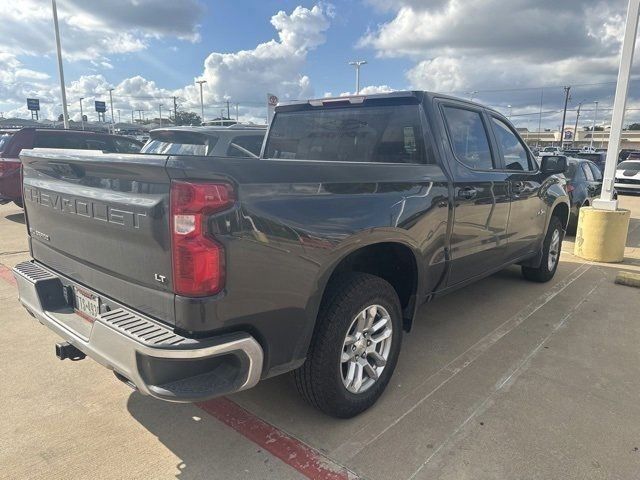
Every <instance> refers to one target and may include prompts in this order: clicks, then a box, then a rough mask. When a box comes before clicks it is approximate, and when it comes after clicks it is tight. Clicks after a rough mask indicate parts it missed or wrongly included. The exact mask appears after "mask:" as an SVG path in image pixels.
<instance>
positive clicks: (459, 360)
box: [332, 263, 592, 461]
mask: <svg viewBox="0 0 640 480" xmlns="http://www.w3.org/2000/svg"><path fill="white" fill-rule="evenodd" d="M591 267H592V264H591V263H583V264H581V265H580V266H579V267H578V268H576V269H575V270H574V271H573V272H571V273H570V274H569V275H568V276H567V277H566V278H565V279H563V280H562V281H560V282H558V283H557V284H556V285H554V286H553V288H551V289H550V290H549V291H548V292H546V293H545V294H543V295H541V296H540V297H538V298H537V299H536V301H534V302H532V303H530V304H529V305H527V306H526V307H524V308H523V309H522V310H520V311H519V312H518V313H516V314H515V315H513V316H512V317H511V318H509V319H508V320H506V321H504V322H503V323H502V324H500V325H499V326H498V327H496V328H495V329H494V330H492V331H491V332H489V333H488V334H487V335H485V336H484V337H482V338H481V339H480V340H478V341H477V342H476V343H475V344H473V345H472V346H471V347H469V348H468V349H467V350H465V351H464V352H463V353H461V354H460V355H458V356H457V357H456V358H454V359H453V360H451V361H450V362H449V363H447V364H446V365H445V366H443V367H442V368H441V369H440V370H438V371H437V372H435V373H434V374H432V375H430V376H429V377H428V378H426V379H425V380H424V381H423V382H421V383H420V384H419V385H417V386H416V387H415V388H414V389H413V390H412V391H411V392H409V393H408V394H407V395H405V396H404V397H403V398H402V399H401V400H400V402H398V403H402V402H404V401H407V399H408V398H409V397H411V395H413V394H414V393H416V392H418V391H419V390H420V389H421V388H422V387H424V386H425V385H427V384H428V383H429V382H430V381H432V380H435V381H438V380H440V381H439V382H438V383H437V384H436V386H435V387H434V388H432V389H431V390H430V391H429V392H428V393H427V394H426V395H424V396H422V397H421V398H420V399H418V400H417V401H416V402H415V403H413V405H412V406H411V407H410V408H408V409H407V410H405V411H404V413H402V414H401V415H400V416H398V417H397V418H395V419H394V420H393V421H392V422H391V423H389V424H388V425H387V426H386V427H385V428H383V429H382V430H381V431H379V432H378V433H376V434H375V435H373V436H372V437H371V438H369V439H368V440H366V441H365V442H357V441H356V442H354V441H353V439H354V438H356V439H357V438H362V431H363V430H364V429H366V428H367V427H368V426H370V425H371V424H366V425H364V426H363V428H361V429H360V430H359V431H358V432H356V433H355V434H354V435H353V436H351V437H350V438H349V439H348V440H347V441H345V442H343V443H342V444H341V445H340V446H339V447H337V448H336V449H334V450H333V452H332V453H333V454H336V455H339V457H340V459H341V460H342V461H345V460H347V459H351V458H353V457H355V456H356V455H358V453H360V452H361V451H362V450H364V449H365V448H367V447H368V446H369V445H370V444H371V443H373V442H375V441H376V440H378V439H379V438H380V437H381V436H382V435H384V434H385V433H386V432H388V431H389V430H390V429H391V428H393V427H395V426H396V425H397V424H398V423H400V422H401V421H402V420H403V419H404V418H405V417H406V416H407V415H409V414H410V413H411V412H413V411H414V410H415V409H416V408H418V407H419V406H420V405H422V403H424V402H425V401H426V400H427V399H428V398H429V397H431V396H432V395H433V394H434V393H436V392H437V391H438V390H440V389H441V388H442V387H443V386H444V385H446V384H447V383H449V382H450V381H451V380H452V379H453V378H454V377H455V376H456V375H458V374H459V373H460V372H462V371H463V370H464V369H465V368H467V367H468V366H469V365H471V364H472V363H473V362H474V361H475V360H476V359H478V357H480V356H481V355H482V354H483V353H485V352H486V351H487V350H489V348H491V347H492V346H493V345H495V344H496V343H497V342H498V341H499V340H500V339H502V338H503V337H505V336H506V335H508V334H509V333H510V332H511V331H512V330H513V329H515V328H517V327H518V326H520V325H521V324H522V323H523V322H524V321H525V320H527V319H528V318H529V317H531V316H532V315H533V314H534V313H536V312H537V311H538V310H540V309H541V308H543V307H544V306H545V305H547V304H548V303H549V302H550V301H551V300H553V299H554V298H555V297H556V296H558V295H559V294H560V293H562V292H563V291H564V290H565V289H566V288H567V287H569V286H570V285H571V284H572V283H573V282H575V281H576V280H578V279H579V278H580V277H581V276H582V275H584V274H585V273H586V272H587V271H588V270H589V269H590V268H591ZM438 377H442V378H441V379H438ZM378 420H380V419H378Z"/></svg>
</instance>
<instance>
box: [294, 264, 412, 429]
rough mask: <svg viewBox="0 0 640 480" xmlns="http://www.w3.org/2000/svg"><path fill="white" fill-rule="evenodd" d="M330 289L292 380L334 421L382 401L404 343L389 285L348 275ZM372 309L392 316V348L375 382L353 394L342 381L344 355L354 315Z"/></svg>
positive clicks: (370, 277) (377, 279) (398, 310)
mask: <svg viewBox="0 0 640 480" xmlns="http://www.w3.org/2000/svg"><path fill="white" fill-rule="evenodd" d="M328 288H329V290H328V292H327V294H326V296H325V299H324V300H323V304H322V305H321V307H320V312H319V314H318V320H317V323H316V328H315V332H314V335H313V338H312V340H311V345H310V347H309V352H308V354H307V359H306V361H305V363H304V364H303V365H302V366H301V367H300V368H299V369H297V370H296V371H295V372H294V378H295V383H296V387H297V388H298V391H299V392H300V394H301V395H302V396H303V398H304V399H305V400H306V401H307V402H309V403H310V404H311V405H313V406H314V407H316V408H317V409H319V410H321V411H322V412H324V413H326V414H328V415H331V416H334V417H338V418H351V417H354V416H356V415H358V414H359V413H362V412H363V411H365V410H366V409H368V408H369V407H371V406H372V405H373V404H374V403H375V402H376V400H378V398H379V397H380V395H382V392H383V391H384V389H385V388H386V386H387V384H388V383H389V380H390V378H391V376H392V374H393V371H394V369H395V367H396V364H397V362H398V355H399V353H400V344H401V342H402V314H401V308H400V300H399V299H398V295H397V293H396V291H395V290H394V288H393V287H392V286H391V285H390V284H389V283H388V282H386V281H385V280H383V279H382V278H380V277H376V276H374V275H369V274H366V273H348V274H345V275H343V276H342V277H340V278H338V279H336V281H334V282H332V285H330V286H329V287H328ZM371 305H380V306H382V307H383V308H384V309H386V311H387V312H388V313H389V316H390V317H391V325H392V330H393V334H392V336H391V348H390V350H389V354H388V357H387V361H386V365H385V367H384V369H383V371H382V373H381V374H380V376H379V378H378V379H377V380H376V381H375V383H374V384H373V385H371V386H370V387H369V388H368V389H366V390H365V391H363V392H360V393H352V392H350V391H349V390H347V387H345V385H344V383H343V378H342V370H341V368H342V364H341V362H340V356H341V354H342V349H343V343H344V340H345V337H346V335H347V333H348V330H349V329H350V327H351V326H352V325H353V321H354V319H355V317H356V316H357V315H358V313H359V312H362V311H363V310H364V309H365V308H367V307H368V306H371ZM356 358H357V357H356Z"/></svg>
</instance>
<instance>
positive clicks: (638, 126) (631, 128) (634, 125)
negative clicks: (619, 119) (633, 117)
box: [627, 123, 640, 130]
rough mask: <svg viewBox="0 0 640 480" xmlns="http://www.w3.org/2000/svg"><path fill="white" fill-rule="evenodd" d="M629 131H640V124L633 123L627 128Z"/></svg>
mask: <svg viewBox="0 0 640 480" xmlns="http://www.w3.org/2000/svg"><path fill="white" fill-rule="evenodd" d="M627 130H640V123H632V124H631V125H629V126H628V127H627Z"/></svg>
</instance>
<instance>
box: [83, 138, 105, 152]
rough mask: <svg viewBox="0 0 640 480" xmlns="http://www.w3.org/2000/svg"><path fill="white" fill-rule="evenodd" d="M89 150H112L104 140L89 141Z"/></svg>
mask: <svg viewBox="0 0 640 480" xmlns="http://www.w3.org/2000/svg"><path fill="white" fill-rule="evenodd" d="M86 148H88V149H89V150H111V149H110V148H109V147H108V145H107V142H106V141H104V140H93V139H87V147H86Z"/></svg>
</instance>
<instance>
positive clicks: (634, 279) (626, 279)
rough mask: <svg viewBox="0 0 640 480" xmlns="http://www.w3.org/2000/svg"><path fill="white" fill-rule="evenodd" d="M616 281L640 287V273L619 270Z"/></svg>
mask: <svg viewBox="0 0 640 480" xmlns="http://www.w3.org/2000/svg"><path fill="white" fill-rule="evenodd" d="M616 283H617V284H619V285H626V286H628V287H635V288H640V273H631V272H618V274H617V275H616Z"/></svg>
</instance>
